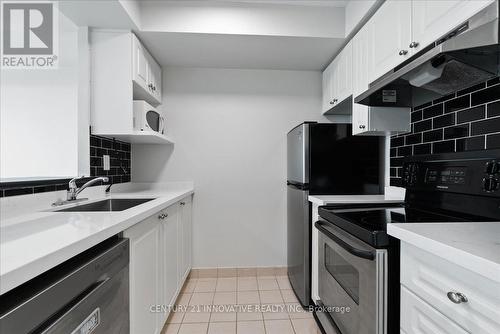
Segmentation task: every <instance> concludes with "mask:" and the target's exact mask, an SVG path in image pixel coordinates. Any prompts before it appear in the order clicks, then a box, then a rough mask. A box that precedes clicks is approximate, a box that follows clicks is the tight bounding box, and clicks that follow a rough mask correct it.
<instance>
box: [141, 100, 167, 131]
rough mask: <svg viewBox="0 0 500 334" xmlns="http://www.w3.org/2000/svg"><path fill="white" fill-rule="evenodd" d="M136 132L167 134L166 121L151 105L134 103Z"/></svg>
mask: <svg viewBox="0 0 500 334" xmlns="http://www.w3.org/2000/svg"><path fill="white" fill-rule="evenodd" d="M134 130H139V131H155V132H158V133H161V134H163V133H164V132H165V119H164V118H163V116H162V115H161V114H160V113H159V112H158V111H157V110H156V109H155V108H154V107H153V106H151V105H150V104H149V103H147V102H145V101H139V100H137V101H134Z"/></svg>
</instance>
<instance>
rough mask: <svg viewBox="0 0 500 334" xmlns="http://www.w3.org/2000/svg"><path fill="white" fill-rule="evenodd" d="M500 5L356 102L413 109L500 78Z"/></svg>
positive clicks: (401, 67) (388, 76) (421, 54)
mask: <svg viewBox="0 0 500 334" xmlns="http://www.w3.org/2000/svg"><path fill="white" fill-rule="evenodd" d="M498 18H499V2H498V1H495V2H493V3H492V4H491V5H489V6H488V7H486V8H484V9H483V10H482V11H480V12H479V13H477V14H476V15H474V16H473V17H471V18H470V19H469V20H468V21H467V22H465V23H463V24H462V25H460V26H459V27H458V28H457V29H455V30H453V31H452V32H450V33H449V34H447V35H446V36H445V37H443V38H441V39H440V40H438V41H436V42H434V43H433V44H431V45H430V46H428V47H426V48H425V49H423V50H422V51H420V52H419V53H418V54H416V55H414V56H413V57H412V58H410V59H408V60H407V61H406V62H404V63H403V64H401V65H399V66H398V67H396V68H395V69H393V70H392V71H390V72H388V73H387V74H385V75H384V76H382V77H381V78H380V79H378V80H376V81H374V82H372V83H371V84H370V85H369V87H370V88H369V89H368V90H367V91H365V92H363V93H362V94H360V95H358V96H357V97H355V99H354V102H356V103H360V104H364V105H368V106H383V107H391V106H393V107H413V106H417V105H420V104H423V103H426V102H429V101H431V100H434V99H437V98H440V97H442V96H446V95H448V94H451V93H453V92H455V91H457V90H460V89H464V88H467V87H470V86H473V85H475V84H478V83H481V82H484V81H485V80H488V79H489V78H493V77H495V76H497V75H499V73H500V67H499V64H500V61H499V56H500V52H499V51H500V46H499V35H500V32H499V20H498Z"/></svg>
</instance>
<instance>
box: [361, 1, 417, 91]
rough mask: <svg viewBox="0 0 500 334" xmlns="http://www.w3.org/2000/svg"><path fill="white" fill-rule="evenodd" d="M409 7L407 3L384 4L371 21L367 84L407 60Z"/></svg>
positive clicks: (392, 2)
mask: <svg viewBox="0 0 500 334" xmlns="http://www.w3.org/2000/svg"><path fill="white" fill-rule="evenodd" d="M411 6H412V3H411V1H404V0H402V1H386V2H385V3H384V4H383V5H382V6H381V7H380V8H379V10H378V11H377V12H376V13H375V14H374V15H373V17H372V18H371V20H370V22H369V26H370V29H369V30H370V32H371V34H372V36H373V37H372V39H371V43H370V45H371V51H370V54H371V56H372V61H371V65H370V67H371V71H370V77H369V78H370V82H372V81H374V80H375V79H377V78H379V77H380V76H382V75H383V74H385V73H386V72H388V71H390V70H392V69H393V68H394V67H396V66H397V65H398V64H400V63H401V62H402V61H404V60H406V59H407V58H409V57H410V56H411V54H412V52H411V51H412V49H411V48H410V47H409V43H410V41H411Z"/></svg>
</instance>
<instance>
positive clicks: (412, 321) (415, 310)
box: [400, 285, 468, 334]
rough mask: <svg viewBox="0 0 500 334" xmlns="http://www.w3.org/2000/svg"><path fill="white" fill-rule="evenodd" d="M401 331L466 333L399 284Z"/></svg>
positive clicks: (415, 332) (448, 333)
mask: <svg viewBox="0 0 500 334" xmlns="http://www.w3.org/2000/svg"><path fill="white" fill-rule="evenodd" d="M400 325H401V329H402V333H407V334H427V333H433V334H467V333H468V332H466V331H465V330H464V329H462V328H461V327H460V326H458V325H457V324H456V323H454V322H453V321H451V320H450V319H448V318H447V317H445V316H444V315H443V314H441V313H439V312H438V311H437V310H435V309H434V308H433V307H432V306H430V305H429V304H427V303H426V302H424V301H423V300H422V299H420V298H419V297H417V296H416V295H415V294H413V293H412V292H411V291H410V290H408V289H406V287H404V286H403V285H401V321H400Z"/></svg>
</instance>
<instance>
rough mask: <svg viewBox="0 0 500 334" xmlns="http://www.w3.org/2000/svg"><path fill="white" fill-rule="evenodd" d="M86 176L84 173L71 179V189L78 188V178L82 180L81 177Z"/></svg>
mask: <svg viewBox="0 0 500 334" xmlns="http://www.w3.org/2000/svg"><path fill="white" fill-rule="evenodd" d="M84 177H85V176H84V175H82V176H77V177H75V178H73V179H71V181H69V184H68V186H69V189H76V188H77V186H76V181H77V180H80V179H83V178H84Z"/></svg>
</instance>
